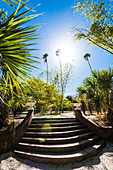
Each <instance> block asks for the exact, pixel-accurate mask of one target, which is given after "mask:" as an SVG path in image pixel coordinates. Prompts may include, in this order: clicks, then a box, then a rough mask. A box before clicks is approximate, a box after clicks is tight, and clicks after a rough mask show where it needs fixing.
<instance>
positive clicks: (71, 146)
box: [16, 136, 99, 154]
mask: <svg viewBox="0 0 113 170" xmlns="http://www.w3.org/2000/svg"><path fill="white" fill-rule="evenodd" d="M98 139H99V137H98V136H94V137H92V138H88V139H85V140H82V141H79V142H74V143H68V144H60V145H58V144H56V145H46V144H41V145H40V144H30V143H22V142H19V143H18V144H17V146H16V149H17V150H22V151H23V150H24V151H32V152H34V153H35V152H37V151H38V152H44V153H54V154H55V153H65V152H71V151H73V150H74V151H76V150H78V149H82V148H85V147H87V146H90V145H91V144H92V145H93V144H94V143H95V142H96V141H97V140H98Z"/></svg>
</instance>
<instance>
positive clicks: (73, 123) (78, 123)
mask: <svg viewBox="0 0 113 170" xmlns="http://www.w3.org/2000/svg"><path fill="white" fill-rule="evenodd" d="M81 124H82V123H81V122H66V123H61V122H59V123H50V125H51V126H68V125H71V126H72V125H81ZM43 125H44V123H37V124H35V123H34V122H31V125H30V126H43Z"/></svg>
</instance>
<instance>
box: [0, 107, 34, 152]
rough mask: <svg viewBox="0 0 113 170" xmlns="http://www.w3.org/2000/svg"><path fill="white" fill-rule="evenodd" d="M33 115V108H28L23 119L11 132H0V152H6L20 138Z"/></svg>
mask: <svg viewBox="0 0 113 170" xmlns="http://www.w3.org/2000/svg"><path fill="white" fill-rule="evenodd" d="M33 115H34V110H28V114H27V116H26V117H25V119H24V120H23V121H22V122H21V123H20V124H19V125H18V126H17V127H16V129H15V131H13V132H12V133H11V134H7V133H6V134H5V133H4V134H0V154H3V153H6V152H8V151H10V150H11V149H12V147H13V146H14V145H15V144H16V143H17V142H18V141H19V140H20V139H21V137H22V136H23V134H24V133H25V131H26V130H27V128H28V126H29V125H30V123H31V121H32V118H33Z"/></svg>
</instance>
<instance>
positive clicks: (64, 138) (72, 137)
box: [22, 132, 94, 141]
mask: <svg viewBox="0 0 113 170" xmlns="http://www.w3.org/2000/svg"><path fill="white" fill-rule="evenodd" d="M86 135H94V133H93V132H88V133H83V134H79V135H76V136H71V137H62V138H61V137H60V138H44V140H45V141H50V140H54V141H60V140H66V141H67V140H68V139H76V138H79V137H84V136H86ZM22 139H26V140H27V139H28V140H36V141H37V140H38V139H39V138H32V137H25V136H23V137H22Z"/></svg>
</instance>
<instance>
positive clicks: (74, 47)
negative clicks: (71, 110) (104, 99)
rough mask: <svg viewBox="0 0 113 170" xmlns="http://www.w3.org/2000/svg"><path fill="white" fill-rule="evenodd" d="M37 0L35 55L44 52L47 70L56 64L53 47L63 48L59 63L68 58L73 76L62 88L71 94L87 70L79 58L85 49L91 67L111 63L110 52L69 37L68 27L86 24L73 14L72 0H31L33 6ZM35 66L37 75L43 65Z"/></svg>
mask: <svg viewBox="0 0 113 170" xmlns="http://www.w3.org/2000/svg"><path fill="white" fill-rule="evenodd" d="M76 2H78V1H76ZM38 3H41V5H40V6H39V7H37V12H38V13H43V14H42V15H41V16H39V17H38V18H37V19H36V20H37V23H41V28H40V30H39V33H40V36H41V37H42V39H41V40H39V42H38V43H39V44H38V45H37V48H38V49H40V50H39V51H38V52H37V56H39V57H40V58H42V56H43V54H45V53H48V65H49V71H50V70H51V68H52V69H53V68H54V67H55V66H59V60H58V57H57V56H56V55H55V52H56V50H58V49H61V51H62V49H63V50H64V51H65V52H64V53H63V54H62V56H61V58H62V63H64V62H70V63H71V64H73V65H74V67H75V68H74V70H73V78H72V79H71V80H70V84H72V85H70V87H68V88H67V89H66V91H65V96H67V95H75V94H76V88H77V87H78V86H80V85H82V82H83V80H84V79H85V77H87V76H89V75H90V74H91V72H90V69H89V66H88V63H87V62H86V61H85V60H84V59H83V56H84V55H85V54H86V53H90V55H91V57H90V59H89V61H90V63H91V66H92V68H93V69H95V70H97V69H99V70H102V69H108V68H109V67H112V66H113V62H112V60H113V56H111V55H110V54H109V53H108V52H105V51H103V50H102V49H100V48H97V47H96V46H93V45H89V44H88V42H87V41H83V40H81V41H74V40H73V38H72V32H71V31H72V27H74V26H76V27H81V26H84V27H85V28H88V27H89V23H88V22H87V21H86V19H85V18H84V17H83V16H81V15H77V14H75V16H74V13H73V8H72V6H73V5H74V0H52V1H50V0H41V1H39V0H37V1H36V0H35V1H32V5H33V6H34V5H36V4H38ZM36 20H35V22H36ZM68 48H69V49H68ZM69 50H70V51H69ZM66 55H67V56H66ZM41 61H42V60H41ZM39 67H40V69H41V70H40V71H37V72H35V73H33V75H34V76H37V75H38V73H40V72H41V71H44V70H45V69H46V65H45V64H44V63H43V61H42V64H41V65H40V66H39ZM45 81H46V77H45Z"/></svg>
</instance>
